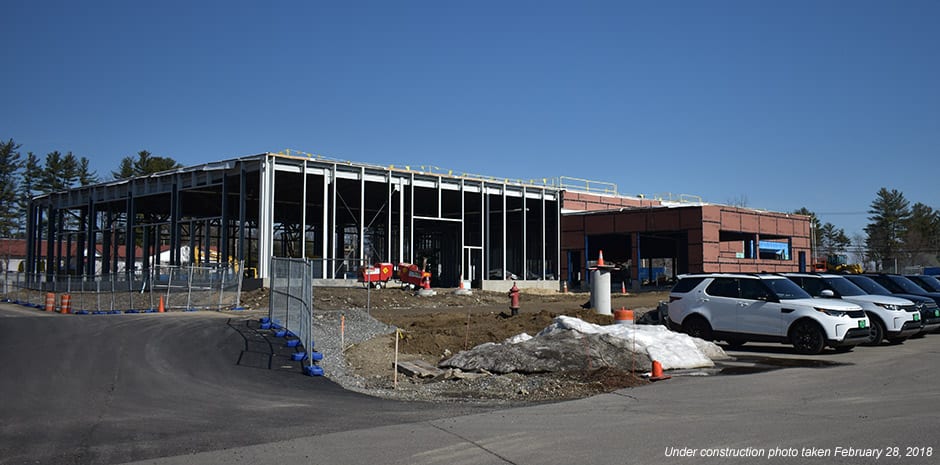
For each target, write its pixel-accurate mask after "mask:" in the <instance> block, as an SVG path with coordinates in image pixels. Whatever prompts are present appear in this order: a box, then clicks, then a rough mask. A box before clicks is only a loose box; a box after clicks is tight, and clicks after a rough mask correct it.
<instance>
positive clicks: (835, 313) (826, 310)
mask: <svg viewBox="0 0 940 465" xmlns="http://www.w3.org/2000/svg"><path fill="white" fill-rule="evenodd" d="M813 308H814V309H816V311H817V312H823V313H825V314H826V315H829V316H847V315H848V312H844V311H842V310H833V309H831V308H822V307H813Z"/></svg>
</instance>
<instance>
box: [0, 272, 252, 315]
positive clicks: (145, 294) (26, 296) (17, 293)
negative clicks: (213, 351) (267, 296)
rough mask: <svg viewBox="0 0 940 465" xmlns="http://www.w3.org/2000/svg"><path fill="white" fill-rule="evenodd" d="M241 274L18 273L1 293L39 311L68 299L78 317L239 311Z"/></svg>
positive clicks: (1, 287)
mask: <svg viewBox="0 0 940 465" xmlns="http://www.w3.org/2000/svg"><path fill="white" fill-rule="evenodd" d="M238 269H240V267H239V268H238ZM235 270H236V268H233V267H228V266H221V267H199V266H193V265H188V266H169V265H157V266H154V267H151V268H149V269H148V270H147V272H146V273H145V272H141V271H135V272H120V273H108V274H98V275H93V276H74V275H47V274H45V273H32V274H30V273H15V274H12V276H11V274H7V275H6V276H4V279H3V283H2V285H0V291H3V294H4V295H5V298H6V299H7V300H9V301H13V302H16V303H20V304H23V305H29V306H33V307H37V306H40V305H42V304H43V302H44V301H45V299H46V295H47V294H49V293H54V294H56V295H63V294H68V295H69V297H70V301H71V302H70V303H71V311H72V312H74V313H84V312H108V313H139V312H141V311H145V312H147V311H157V310H158V309H159V308H160V307H161V306H162V307H163V309H164V310H167V311H170V310H184V311H194V310H226V309H239V308H240V295H241V285H242V276H241V273H237V272H236V271H235ZM161 304H162V305H161Z"/></svg>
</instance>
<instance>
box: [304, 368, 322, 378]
mask: <svg viewBox="0 0 940 465" xmlns="http://www.w3.org/2000/svg"><path fill="white" fill-rule="evenodd" d="M304 373H305V374H306V375H307V376H323V368H320V367H318V366H316V365H307V366H305V367H304Z"/></svg>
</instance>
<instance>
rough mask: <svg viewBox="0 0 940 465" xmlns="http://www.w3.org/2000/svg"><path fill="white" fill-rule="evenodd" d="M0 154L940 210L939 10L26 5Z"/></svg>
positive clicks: (846, 224) (848, 225)
mask: <svg viewBox="0 0 940 465" xmlns="http://www.w3.org/2000/svg"><path fill="white" fill-rule="evenodd" d="M0 25H2V28H0V34H2V37H0V43H2V46H0V47H2V48H0V50H2V59H3V62H2V63H3V67H4V70H3V73H2V76H0V101H2V104H3V111H2V113H0V138H2V139H4V140H6V139H9V138H13V139H15V140H16V142H18V143H20V144H22V150H23V151H24V152H25V151H32V152H34V153H36V154H37V155H40V156H44V155H45V154H46V153H48V152H50V151H53V150H59V151H62V152H67V151H72V152H73V153H75V154H76V155H78V156H85V157H88V158H89V159H90V160H91V163H92V168H93V169H94V170H96V171H97V172H98V174H99V175H101V176H102V177H104V178H108V177H110V172H111V171H112V170H115V169H116V168H117V166H118V163H119V162H120V160H121V158H123V157H125V156H128V155H136V153H137V152H138V151H140V150H149V151H150V152H152V153H153V154H155V155H159V156H168V157H172V158H174V159H176V160H178V161H180V162H181V163H183V164H184V165H193V164H199V163H205V162H210V161H217V160H222V159H228V158H233V157H238V156H243V155H252V154H257V153H261V152H267V151H271V152H277V151H281V150H283V149H287V148H290V149H297V150H302V151H306V152H310V153H318V154H323V155H327V156H331V157H334V158H340V159H345V160H353V161H359V162H367V163H376V164H383V165H387V164H395V165H403V164H411V165H421V164H429V165H436V166H440V167H444V168H448V169H454V170H456V171H465V172H471V173H477V174H485V175H494V176H500V177H511V178H525V179H528V178H542V177H554V176H559V175H566V176H573V177H580V178H588V179H597V180H603V181H610V182H614V183H616V184H617V185H618V186H619V189H620V191H621V192H623V193H628V194H639V193H643V194H647V195H653V194H657V193H664V192H672V193H676V194H678V193H684V194H695V195H699V196H701V197H703V198H704V199H705V200H706V201H710V202H716V203H735V202H739V201H742V200H745V201H746V204H747V206H749V207H752V208H760V209H768V210H775V211H792V210H795V209H797V208H800V207H804V206H805V207H807V208H809V209H810V210H813V211H816V212H817V213H819V216H820V219H821V220H822V221H823V222H831V223H834V224H835V225H836V226H838V227H842V228H844V229H845V230H846V232H847V233H848V234H849V235H852V234H854V233H857V232H861V229H862V228H863V226H864V225H865V224H866V223H867V214H866V213H865V212H866V210H868V208H869V205H870V204H871V202H872V201H873V200H874V199H875V193H876V192H877V191H878V189H880V188H881V187H887V188H889V189H898V190H900V191H901V192H903V193H904V195H905V197H907V198H908V199H909V200H910V201H911V202H912V203H913V202H922V203H925V204H927V205H930V206H931V207H933V208H940V183H938V180H940V173H938V168H940V161H938V155H940V153H938V152H940V150H938V148H940V1H933V0H927V1H913V0H905V1H888V0H885V1H879V2H872V1H854V0H853V1H849V0H845V1H826V0H815V1H804V0H798V1H773V2H771V1H761V0H749V1H747V0H742V1H716V0H709V1H689V2H670V1H665V2H632V1H605V2H599V1H581V2H575V1H569V2H554V1H527V2H513V1H498V2H490V1H472V2H469V1H464V2H457V1H441V0H436V1H421V2H416V1H404V0H403V1H370V2H359V1H348V2H347V1H343V2H336V1H332V2H328V1H314V0H305V1H290V0H282V1H273V2H260V1H252V2H242V1H231V0H229V1H218V2H200V1H175V0H173V1H161V2H128V1H112V2H101V1H44V0H12V1H10V0H8V1H6V2H4V6H3V14H2V15H0Z"/></svg>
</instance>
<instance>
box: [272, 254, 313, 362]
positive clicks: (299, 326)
mask: <svg viewBox="0 0 940 465" xmlns="http://www.w3.org/2000/svg"><path fill="white" fill-rule="evenodd" d="M313 277H314V263H313V261H311V260H306V259H301V258H278V257H272V258H271V274H270V303H269V305H268V317H267V319H266V320H265V319H262V322H261V323H262V324H261V328H262V329H272V330H274V331H275V335H276V336H278V337H284V338H286V339H287V342H286V344H287V346H288V347H296V348H297V349H296V352H294V355H293V358H294V360H297V361H304V362H305V366H304V373H306V374H308V375H311V376H322V375H323V368H321V367H320V366H319V365H318V364H317V363H318V362H319V361H320V360H322V359H323V354H321V353H319V352H316V351H315V350H314V345H313V344H314V341H313Z"/></svg>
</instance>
